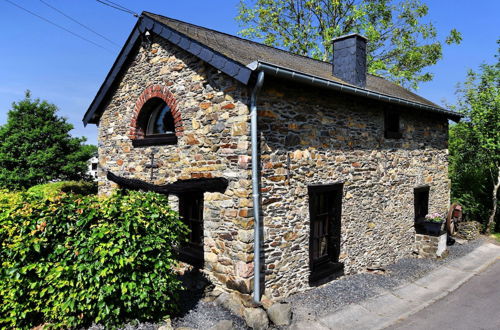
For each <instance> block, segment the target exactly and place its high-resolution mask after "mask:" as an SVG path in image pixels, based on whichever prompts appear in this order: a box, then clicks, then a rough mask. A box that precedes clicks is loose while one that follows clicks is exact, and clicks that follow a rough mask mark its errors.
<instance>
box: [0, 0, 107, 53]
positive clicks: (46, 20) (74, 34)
mask: <svg viewBox="0 0 500 330" xmlns="http://www.w3.org/2000/svg"><path fill="white" fill-rule="evenodd" d="M5 1H6V2H8V3H10V4H11V5H13V6H16V7H17V8H19V9H21V10H24V11H25V12H27V13H29V14H31V15H33V16H36V17H38V18H39V19H41V20H43V21H45V22H47V23H49V24H51V25H54V26H55V27H58V28H59V29H61V30H64V31H66V32H68V33H70V34H72V35H73V36H75V37H77V38H80V39H82V40H84V41H86V42H88V43H91V44H93V45H94V46H97V47H99V48H101V49H104V50H105V51H107V52H109V53H111V54H114V52H113V51H112V50H110V49H108V48H106V47H104V46H101V45H99V44H98V43H96V42H94V41H92V40H90V39H87V38H85V37H83V36H81V35H79V34H78V33H75V32H73V31H71V30H69V29H67V28H65V27H64V26H61V25H59V24H57V23H54V22H52V21H51V20H49V19H47V18H45V17H43V16H40V15H38V14H36V13H34V12H32V11H31V10H28V9H26V8H24V7H22V6H20V5H18V4H17V3H15V2H12V1H10V0H5Z"/></svg>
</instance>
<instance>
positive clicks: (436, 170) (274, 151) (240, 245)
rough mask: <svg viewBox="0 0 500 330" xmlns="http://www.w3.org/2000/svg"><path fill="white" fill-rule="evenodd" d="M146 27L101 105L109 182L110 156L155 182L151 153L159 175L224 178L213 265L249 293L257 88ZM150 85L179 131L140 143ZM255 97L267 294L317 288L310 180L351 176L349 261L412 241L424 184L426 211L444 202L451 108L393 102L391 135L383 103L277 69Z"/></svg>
mask: <svg viewBox="0 0 500 330" xmlns="http://www.w3.org/2000/svg"><path fill="white" fill-rule="evenodd" d="M150 39H151V41H150V42H148V41H147V40H146V41H144V43H143V44H142V47H141V48H140V49H139V50H138V53H137V55H136V56H135V58H134V60H133V61H132V62H131V63H130V64H129V65H128V67H127V69H126V72H125V74H124V76H123V77H122V79H121V81H120V82H119V86H118V88H117V90H116V91H115V93H114V94H113V96H112V98H111V99H110V100H109V103H108V105H107V107H106V109H105V111H104V113H103V115H102V117H101V119H100V123H99V163H100V172H99V191H100V193H109V192H110V191H111V189H112V188H114V186H113V184H112V183H111V182H109V181H107V180H106V178H105V173H104V171H105V170H110V171H112V172H113V173H116V174H117V175H120V176H124V177H130V178H136V179H141V180H144V181H147V182H150V170H149V169H147V168H146V165H147V164H148V163H149V162H150V156H151V154H152V153H154V154H155V160H156V162H157V164H158V165H159V166H158V168H157V169H155V170H154V171H153V182H152V183H155V184H164V183H171V182H175V181H176V180H179V179H188V178H203V177H204V178H210V177H224V178H226V179H228V180H229V186H228V188H227V190H226V191H225V192H224V193H205V195H204V209H203V222H204V235H205V236H204V259H205V266H204V272H205V273H206V274H207V275H208V276H209V277H210V279H211V280H212V281H213V282H214V283H215V284H216V285H217V286H219V287H220V288H222V289H224V290H227V291H238V292H241V293H243V294H248V293H250V292H251V290H252V278H253V273H254V269H253V224H254V221H253V218H252V200H251V194H252V190H251V171H250V170H251V169H250V160H251V159H250V155H251V153H250V152H251V149H250V148H251V145H250V131H249V127H250V125H249V123H250V118H249V108H248V103H249V90H247V87H245V86H243V85H242V84H240V83H238V82H237V81H236V80H234V79H232V78H230V77H228V76H225V75H224V74H223V73H221V72H218V71H217V70H215V69H213V68H212V67H211V66H209V65H207V64H206V63H204V62H203V61H202V60H200V59H198V58H196V57H194V56H192V55H190V54H188V53H186V52H184V51H183V50H181V49H180V48H178V47H177V46H174V45H171V44H169V43H167V42H165V41H163V40H162V39H161V38H156V37H154V36H152V37H151V38H150ZM148 88H149V90H148ZM145 91H148V92H146V93H145ZM148 97H162V98H163V99H165V100H168V102H167V103H168V104H169V105H171V107H174V108H175V111H176V134H177V137H178V142H177V144H175V145H164V146H152V147H134V146H133V145H132V140H133V139H137V138H141V137H140V134H134V133H137V130H136V128H137V127H136V125H137V123H136V121H135V119H136V118H137V111H140V107H139V106H138V104H141V103H142V104H143V103H144V102H145V99H144V98H148ZM138 108H139V109H138ZM258 108H259V134H260V152H261V174H262V178H261V191H262V205H263V210H262V211H263V221H264V253H263V260H264V271H265V280H264V285H265V294H266V296H267V297H270V298H272V299H277V298H282V297H286V296H288V295H290V294H292V293H294V292H298V291H303V290H306V289H308V288H309V284H308V276H309V231H310V228H309V225H310V224H309V209H308V194H307V186H308V185H310V184H326V183H335V182H342V183H344V188H343V198H342V218H341V235H342V238H341V255H340V261H341V262H343V263H344V266H345V272H346V273H347V274H353V273H357V272H360V271H363V270H364V269H365V268H366V266H367V265H370V264H372V263H379V264H388V263H391V262H394V261H395V260H397V259H399V258H402V257H405V256H409V255H410V254H411V252H412V251H413V249H414V241H415V240H414V237H415V231H414V228H413V221H414V214H413V213H414V212H413V189H414V188H415V187H417V186H421V185H429V186H430V199H429V201H430V202H429V211H430V212H435V211H442V210H443V209H444V208H446V207H447V205H448V203H449V182H448V178H447V131H448V121H447V119H445V118H444V117H432V116H430V115H424V114H423V113H419V112H417V111H416V110H408V109H404V108H401V109H392V110H398V111H401V131H402V133H403V137H402V138H401V139H385V138H384V111H385V110H387V105H384V104H383V103H378V102H375V101H368V100H365V99H360V98H355V97H348V96H346V95H345V94H338V93H335V92H332V91H322V90H315V89H312V88H306V87H303V86H300V87H299V86H294V85H291V84H289V83H286V82H283V81H279V80H274V79H272V78H269V77H266V81H265V83H264V88H263V90H262V92H261V94H260V95H259V99H258ZM174 201H175V199H173V198H172V199H171V202H174Z"/></svg>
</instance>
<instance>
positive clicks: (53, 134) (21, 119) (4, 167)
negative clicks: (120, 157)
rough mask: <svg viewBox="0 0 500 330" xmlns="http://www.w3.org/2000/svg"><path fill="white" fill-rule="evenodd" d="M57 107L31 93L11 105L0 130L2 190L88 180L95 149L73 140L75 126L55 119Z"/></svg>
mask: <svg viewBox="0 0 500 330" xmlns="http://www.w3.org/2000/svg"><path fill="white" fill-rule="evenodd" d="M56 112H57V107H56V106H55V105H53V104H49V103H47V102H46V101H40V100H39V99H35V100H32V99H31V96H30V92H29V91H27V92H26V97H25V98H24V99H23V100H21V101H19V102H18V103H15V102H14V103H13V104H12V110H10V111H9V113H8V115H7V123H6V124H5V125H3V126H1V127H0V187H1V188H8V189H24V188H28V187H31V186H34V185H36V184H41V183H46V182H49V181H53V180H80V179H85V178H86V172H87V161H88V160H89V159H90V157H92V155H93V154H95V152H96V149H97V148H96V147H95V146H92V145H84V144H83V143H84V142H85V140H86V139H85V138H75V137H72V136H71V135H70V134H69V132H70V131H71V130H72V129H73V125H71V124H69V123H67V122H66V119H64V118H61V117H59V116H57V115H56Z"/></svg>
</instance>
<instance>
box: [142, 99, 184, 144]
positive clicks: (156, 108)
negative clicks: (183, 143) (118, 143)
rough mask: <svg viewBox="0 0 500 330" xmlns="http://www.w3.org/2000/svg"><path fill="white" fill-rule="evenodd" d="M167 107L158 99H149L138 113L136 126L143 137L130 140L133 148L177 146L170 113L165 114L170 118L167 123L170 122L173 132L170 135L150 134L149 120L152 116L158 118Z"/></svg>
mask: <svg viewBox="0 0 500 330" xmlns="http://www.w3.org/2000/svg"><path fill="white" fill-rule="evenodd" d="M165 106H166V107H168V104H167V103H166V102H165V101H164V100H163V99H161V98H159V97H153V98H151V99H149V100H148V101H147V102H146V103H144V105H143V106H142V108H141V110H140V112H139V118H138V119H137V125H138V127H139V128H140V130H141V131H142V133H143V135H144V137H143V138H137V139H134V140H132V145H133V146H134V147H147V146H158V145H174V144H177V141H178V139H177V135H176V134H175V121H174V117H173V115H172V111H171V110H170V111H168V112H167V114H166V115H167V116H170V118H169V122H171V123H170V124H171V127H170V128H172V129H173V130H172V131H171V133H162V134H151V133H150V132H151V131H152V128H151V127H149V126H150V125H151V119H152V117H153V116H155V117H156V116H158V115H160V114H161V110H160V108H161V109H163V108H164V107H165Z"/></svg>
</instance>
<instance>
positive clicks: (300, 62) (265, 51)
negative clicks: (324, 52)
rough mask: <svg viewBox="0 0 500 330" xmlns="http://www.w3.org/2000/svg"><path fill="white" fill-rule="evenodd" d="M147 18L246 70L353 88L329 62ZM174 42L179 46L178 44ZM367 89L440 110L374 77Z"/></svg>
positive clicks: (203, 56)
mask: <svg viewBox="0 0 500 330" xmlns="http://www.w3.org/2000/svg"><path fill="white" fill-rule="evenodd" d="M143 15H145V16H147V17H150V18H152V19H154V20H156V21H158V22H160V23H162V24H164V25H166V26H168V27H170V28H172V29H174V30H176V31H178V32H180V33H182V34H184V35H186V36H187V37H189V38H191V39H193V40H195V41H197V42H199V43H200V44H202V45H205V46H207V47H209V48H210V49H212V50H213V51H215V52H216V53H219V54H221V55H223V56H225V57H227V58H228V59H231V60H233V61H235V62H236V63H240V64H243V65H244V66H246V65H248V64H250V63H252V62H254V61H263V62H266V63H270V64H275V65H277V66H280V67H284V68H288V69H290V70H293V71H297V72H301V73H304V74H308V75H311V76H316V77H319V78H323V79H327V80H331V81H333V82H337V83H343V84H347V85H349V83H347V82H345V81H343V80H342V79H340V78H338V77H336V76H334V75H333V74H332V64H331V63H329V62H323V61H318V60H315V59H312V58H309V57H305V56H300V55H296V54H292V53H290V52H287V51H284V50H281V49H277V48H274V47H269V46H266V45H263V44H260V43H257V42H254V41H250V40H246V39H243V38H239V37H236V36H232V35H229V34H226V33H222V32H218V31H214V30H210V29H207V28H204V27H200V26H197V25H194V24H189V23H186V22H181V21H178V20H175V19H172V18H168V17H164V16H160V15H156V14H152V13H148V12H144V13H143ZM174 40H177V39H174ZM171 41H172V40H171ZM172 42H174V43H176V44H177V42H178V41H177V42H175V41H172ZM198 56H199V57H200V58H201V59H203V60H205V61H209V60H212V57H211V56H209V55H208V54H207V53H206V52H204V51H202V52H200V54H199V55H198ZM241 74H242V76H246V75H247V74H248V73H247V72H246V70H245V73H241ZM366 89H367V90H369V91H371V92H376V93H382V94H386V95H389V96H392V97H397V98H402V99H405V100H408V101H412V102H418V103H422V104H425V105H430V106H432V107H437V108H439V106H437V105H436V104H434V103H433V102H431V101H429V100H427V99H425V98H423V97H421V96H418V95H416V94H415V93H413V92H410V91H409V90H406V89H405V88H403V87H401V86H399V85H397V84H395V83H393V82H391V81H388V80H386V79H384V78H381V77H377V76H374V75H370V74H368V75H367V79H366Z"/></svg>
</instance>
